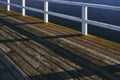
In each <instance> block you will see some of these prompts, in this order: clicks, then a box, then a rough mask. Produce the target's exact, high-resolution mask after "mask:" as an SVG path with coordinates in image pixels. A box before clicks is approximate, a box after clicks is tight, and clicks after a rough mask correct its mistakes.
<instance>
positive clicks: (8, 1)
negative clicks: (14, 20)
mask: <svg viewBox="0 0 120 80" xmlns="http://www.w3.org/2000/svg"><path fill="white" fill-rule="evenodd" d="M7 11H10V0H7Z"/></svg>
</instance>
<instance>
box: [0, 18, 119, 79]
mask: <svg viewBox="0 0 120 80" xmlns="http://www.w3.org/2000/svg"><path fill="white" fill-rule="evenodd" d="M0 23H2V24H3V25H6V26H7V27H8V28H10V29H12V30H14V31H15V32H17V33H19V34H22V35H24V36H26V37H27V39H26V38H25V39H16V40H0V43H5V42H16V41H18V42H21V41H27V40H34V41H35V42H37V43H38V44H41V45H43V46H45V47H46V48H48V49H49V50H51V51H53V52H55V53H56V54H58V55H59V56H61V57H63V58H65V59H68V60H69V61H71V62H73V63H75V64H77V65H79V66H82V67H84V68H87V69H89V70H90V72H88V71H86V70H84V69H83V70H70V71H63V72H56V73H47V74H42V75H33V76H29V77H30V78H31V79H33V80H34V79H36V80H37V79H43V77H45V78H46V79H47V80H56V79H58V78H59V76H58V75H65V74H66V72H68V73H70V74H72V75H74V76H72V77H66V78H65V77H64V78H63V79H60V78H59V80H68V79H77V78H80V77H86V76H92V75H97V76H99V77H100V78H101V79H102V80H119V79H120V77H118V76H117V75H115V74H114V73H116V72H119V71H120V69H118V68H116V67H120V65H119V64H116V65H112V66H111V65H110V66H109V65H108V66H105V67H100V66H98V65H96V64H94V63H92V62H90V61H88V60H86V59H84V58H82V57H80V56H78V55H75V54H74V53H72V52H70V51H68V50H66V49H64V48H62V47H60V46H58V45H56V44H53V43H51V42H49V41H47V40H46V39H53V38H67V37H79V36H82V35H81V34H76V35H60V36H49V37H38V36H36V35H34V34H32V33H30V32H28V31H26V30H23V29H22V28H20V27H17V26H16V25H24V24H25V23H24V24H11V23H10V22H7V21H5V20H3V19H0ZM26 24H36V23H26ZM2 57H3V56H2ZM5 60H6V59H5ZM9 64H11V62H9ZM11 65H12V64H11ZM61 66H62V65H61ZM111 69H112V71H113V72H109V71H110V70H111ZM18 72H19V71H18ZM91 72H93V73H91ZM43 80H44V79H43Z"/></svg>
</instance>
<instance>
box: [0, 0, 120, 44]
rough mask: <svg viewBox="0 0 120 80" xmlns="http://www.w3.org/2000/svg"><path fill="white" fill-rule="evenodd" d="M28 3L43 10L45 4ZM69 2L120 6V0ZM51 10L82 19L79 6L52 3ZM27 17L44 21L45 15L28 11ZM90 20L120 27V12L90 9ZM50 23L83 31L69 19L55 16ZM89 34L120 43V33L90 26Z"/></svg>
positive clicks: (50, 18) (18, 0)
mask: <svg viewBox="0 0 120 80" xmlns="http://www.w3.org/2000/svg"><path fill="white" fill-rule="evenodd" d="M4 1H6V0H4ZM26 1H27V2H26V3H27V4H26V5H27V6H29V7H34V8H39V9H43V3H42V2H40V1H35V0H26ZM69 1H78V2H87V3H96V4H105V5H113V6H120V0H69ZM11 2H12V3H16V4H20V5H21V0H11ZM1 6H2V7H5V5H1ZM12 10H15V11H18V12H21V9H19V8H14V7H12ZM49 10H50V11H54V12H59V13H63V14H68V15H72V16H76V17H81V7H79V6H70V5H62V4H53V3H50V4H49ZM27 15H30V16H34V17H37V18H41V19H43V14H41V13H37V12H32V11H28V10H27ZM88 18H89V19H91V20H96V21H100V22H105V23H110V24H114V25H118V26H120V11H111V10H102V9H94V8H89V17H88ZM49 21H50V22H53V23H56V24H60V25H63V26H67V27H70V28H72V29H76V30H80V31H81V23H79V22H75V21H71V20H67V19H63V18H58V17H54V16H49ZM89 34H93V35H96V36H99V37H102V38H105V39H109V40H112V41H116V42H120V32H116V31H112V30H108V29H104V28H100V27H98V26H92V25H89Z"/></svg>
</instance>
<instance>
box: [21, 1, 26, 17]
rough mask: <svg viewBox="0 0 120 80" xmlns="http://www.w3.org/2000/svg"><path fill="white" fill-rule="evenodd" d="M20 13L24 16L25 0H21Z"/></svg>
mask: <svg viewBox="0 0 120 80" xmlns="http://www.w3.org/2000/svg"><path fill="white" fill-rule="evenodd" d="M22 15H23V16H25V0H22Z"/></svg>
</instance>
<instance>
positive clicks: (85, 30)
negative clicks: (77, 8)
mask: <svg viewBox="0 0 120 80" xmlns="http://www.w3.org/2000/svg"><path fill="white" fill-rule="evenodd" d="M82 19H83V22H82V35H87V34H88V24H87V23H86V20H87V19H88V7H87V6H83V7H82Z"/></svg>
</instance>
